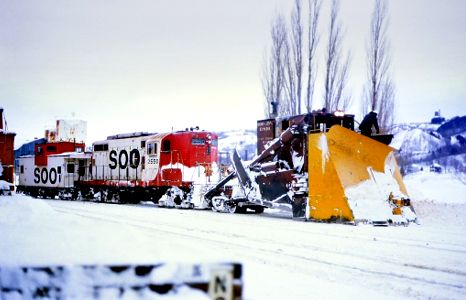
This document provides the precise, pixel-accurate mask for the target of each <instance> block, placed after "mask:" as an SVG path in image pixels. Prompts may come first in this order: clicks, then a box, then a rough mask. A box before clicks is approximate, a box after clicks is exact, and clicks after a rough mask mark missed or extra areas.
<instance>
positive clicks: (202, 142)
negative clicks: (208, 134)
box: [191, 138, 205, 146]
mask: <svg viewBox="0 0 466 300" xmlns="http://www.w3.org/2000/svg"><path fill="white" fill-rule="evenodd" d="M191 144H193V145H196V146H202V145H205V139H203V138H193V139H192V140H191Z"/></svg>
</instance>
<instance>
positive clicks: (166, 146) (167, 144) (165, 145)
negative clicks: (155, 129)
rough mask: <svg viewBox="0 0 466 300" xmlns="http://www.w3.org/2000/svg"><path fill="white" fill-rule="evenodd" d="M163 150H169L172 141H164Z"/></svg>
mask: <svg viewBox="0 0 466 300" xmlns="http://www.w3.org/2000/svg"><path fill="white" fill-rule="evenodd" d="M162 151H163V152H168V151H170V141H163V144H162Z"/></svg>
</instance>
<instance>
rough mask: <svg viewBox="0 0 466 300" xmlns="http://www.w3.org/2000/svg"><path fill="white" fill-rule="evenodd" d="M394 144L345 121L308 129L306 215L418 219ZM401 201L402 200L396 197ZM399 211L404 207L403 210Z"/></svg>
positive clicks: (336, 218)
mask: <svg viewBox="0 0 466 300" xmlns="http://www.w3.org/2000/svg"><path fill="white" fill-rule="evenodd" d="M393 150H394V149H393V148H391V147H389V146H386V145H384V144H382V143H379V142H377V141H374V140H372V139H370V138H368V137H365V136H363V135H360V134H357V133H355V132H353V131H351V130H348V129H346V128H343V127H341V126H333V127H332V128H331V129H330V130H329V131H328V132H327V133H316V134H310V135H309V165H308V167H309V201H308V206H307V212H306V217H307V218H309V219H313V220H320V221H374V222H379V221H382V222H405V221H406V222H407V221H411V220H412V221H414V219H415V215H414V212H413V211H412V210H411V208H410V207H403V209H401V208H400V207H399V206H398V205H396V204H395V199H402V200H403V201H399V203H408V205H409V200H405V199H408V196H407V192H406V188H405V185H404V184H403V180H402V177H401V174H400V170H399V167H398V165H397V163H396V160H395V158H394V156H393ZM397 203H398V202H397ZM400 211H402V213H401V214H400Z"/></svg>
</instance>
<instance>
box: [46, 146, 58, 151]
mask: <svg viewBox="0 0 466 300" xmlns="http://www.w3.org/2000/svg"><path fill="white" fill-rule="evenodd" d="M47 152H57V147H56V146H47Z"/></svg>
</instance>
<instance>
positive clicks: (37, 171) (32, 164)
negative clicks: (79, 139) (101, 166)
mask: <svg viewBox="0 0 466 300" xmlns="http://www.w3.org/2000/svg"><path fill="white" fill-rule="evenodd" d="M90 161H91V154H90V153H83V152H65V153H59V154H51V155H48V159H47V164H46V165H37V164H36V159H35V156H34V155H27V156H22V157H20V158H19V168H20V170H19V182H18V187H17V191H18V192H24V193H26V194H30V195H32V196H35V197H43V198H54V197H56V196H58V197H59V198H60V199H67V198H68V199H69V198H73V197H75V198H76V197H77V196H78V190H77V189H76V186H77V184H78V182H80V181H84V180H88V178H89V170H88V168H86V166H88V165H89V164H90Z"/></svg>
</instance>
